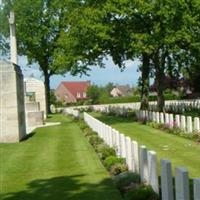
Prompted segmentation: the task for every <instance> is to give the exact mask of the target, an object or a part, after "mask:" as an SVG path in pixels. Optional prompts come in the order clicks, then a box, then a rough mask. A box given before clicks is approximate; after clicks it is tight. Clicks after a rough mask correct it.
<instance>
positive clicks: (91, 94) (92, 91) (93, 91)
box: [87, 85, 100, 104]
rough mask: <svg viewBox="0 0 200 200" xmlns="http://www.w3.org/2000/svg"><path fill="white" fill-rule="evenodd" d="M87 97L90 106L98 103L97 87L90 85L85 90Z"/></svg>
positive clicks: (98, 90) (98, 93) (98, 92)
mask: <svg viewBox="0 0 200 200" xmlns="http://www.w3.org/2000/svg"><path fill="white" fill-rule="evenodd" d="M87 97H88V98H89V99H90V100H91V103H92V104H97V103H99V98H100V88H99V87H98V86H97V85H91V86H90V87H89V88H88V90H87Z"/></svg>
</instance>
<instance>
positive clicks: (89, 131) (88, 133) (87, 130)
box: [83, 127, 92, 136]
mask: <svg viewBox="0 0 200 200" xmlns="http://www.w3.org/2000/svg"><path fill="white" fill-rule="evenodd" d="M83 132H84V135H85V136H91V135H92V130H91V129H90V128H89V127H87V128H85V129H84V130H83Z"/></svg>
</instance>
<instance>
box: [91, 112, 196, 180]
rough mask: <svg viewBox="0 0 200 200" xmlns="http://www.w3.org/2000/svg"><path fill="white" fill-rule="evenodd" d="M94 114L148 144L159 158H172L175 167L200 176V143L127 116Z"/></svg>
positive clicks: (134, 138)
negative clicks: (143, 123) (133, 120)
mask: <svg viewBox="0 0 200 200" xmlns="http://www.w3.org/2000/svg"><path fill="white" fill-rule="evenodd" d="M93 116H95V117H96V118H97V119H99V120H101V121H103V122H104V123H106V124H108V125H111V126H112V127H113V128H115V129H117V130H118V131H120V132H121V133H124V134H125V135H127V136H130V137H131V138H132V139H133V140H136V141H137V142H138V143H139V144H140V145H146V147H147V148H148V149H149V150H154V151H156V152H157V154H158V158H159V159H160V158H166V159H169V160H171V161H172V166H173V168H175V167H177V166H184V167H186V168H187V169H188V170H189V173H190V177H200V145H198V144H196V143H195V142H193V141H191V140H189V139H185V138H181V137H180V136H176V135H171V134H168V133H166V132H164V131H160V130H158V129H154V128H152V127H150V126H147V125H142V124H140V123H138V122H132V121H131V120H128V119H126V118H120V117H112V116H105V115H102V114H99V113H93Z"/></svg>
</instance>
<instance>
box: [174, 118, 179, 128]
mask: <svg viewBox="0 0 200 200" xmlns="http://www.w3.org/2000/svg"><path fill="white" fill-rule="evenodd" d="M175 122H176V126H177V127H178V128H180V115H176V117H175Z"/></svg>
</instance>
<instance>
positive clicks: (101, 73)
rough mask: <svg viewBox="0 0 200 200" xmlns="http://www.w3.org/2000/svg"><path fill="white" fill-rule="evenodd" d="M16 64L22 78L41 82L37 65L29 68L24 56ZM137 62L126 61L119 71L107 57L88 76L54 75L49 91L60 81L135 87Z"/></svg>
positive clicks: (137, 73) (40, 74) (137, 76)
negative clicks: (123, 67)
mask: <svg viewBox="0 0 200 200" xmlns="http://www.w3.org/2000/svg"><path fill="white" fill-rule="evenodd" d="M18 64H19V66H20V67H21V69H22V71H23V74H24V77H29V76H33V77H35V78H37V79H40V80H43V76H42V73H41V72H40V70H39V67H38V65H37V64H33V65H31V66H29V65H28V62H27V58H26V56H18ZM139 64H140V63H139V61H135V62H133V61H131V60H128V61H126V68H125V70H124V71H121V70H120V69H119V68H118V67H117V66H116V65H114V63H113V62H112V59H111V58H110V57H109V58H108V60H105V66H106V67H105V68H100V67H98V66H92V67H91V71H90V72H88V74H89V76H85V75H84V76H82V77H80V76H72V75H70V74H69V73H67V74H65V75H64V76H61V75H54V76H52V77H51V82H50V83H51V84H50V87H51V89H56V88H57V86H58V85H59V83H60V82H61V81H80V80H82V81H85V80H90V81H91V83H93V84H97V85H99V86H104V85H106V84H107V83H109V82H112V83H115V84H123V85H125V84H129V85H130V86H133V85H134V86H136V85H137V81H138V78H139V76H140V73H139V72H138V71H137V69H138V66H139Z"/></svg>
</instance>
